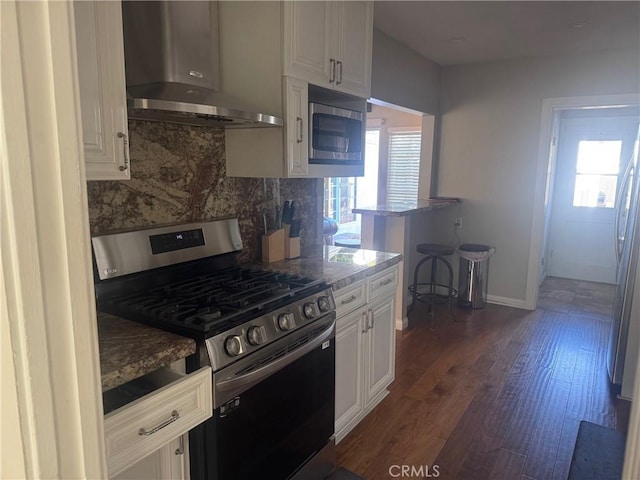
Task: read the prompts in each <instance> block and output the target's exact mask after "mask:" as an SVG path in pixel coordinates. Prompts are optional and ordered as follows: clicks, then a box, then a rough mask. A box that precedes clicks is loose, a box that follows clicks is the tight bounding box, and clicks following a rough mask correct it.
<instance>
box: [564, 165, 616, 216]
mask: <svg viewBox="0 0 640 480" xmlns="http://www.w3.org/2000/svg"><path fill="white" fill-rule="evenodd" d="M617 183H618V176H617V175H583V174H580V173H579V174H577V175H576V188H575V191H574V193H573V206H574V207H601V208H614V204H615V198H616V185H617Z"/></svg>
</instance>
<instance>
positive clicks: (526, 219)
mask: <svg viewBox="0 0 640 480" xmlns="http://www.w3.org/2000/svg"><path fill="white" fill-rule="evenodd" d="M639 57H640V56H639V52H638V50H624V51H612V52H606V53H598V54H590V55H580V56H572V57H553V58H546V59H528V60H518V61H503V62H496V63H485V64H475V65H466V66H455V67H447V68H443V70H442V90H441V101H440V112H441V114H442V124H441V138H440V150H439V159H438V173H437V175H438V176H437V179H438V189H437V194H438V195H444V196H456V197H460V198H462V199H463V206H462V217H463V227H462V228H461V229H460V236H461V240H462V242H474V243H487V244H491V245H494V246H495V247H496V254H495V256H494V257H493V258H492V259H491V264H490V275H489V276H490V279H489V295H491V296H493V297H497V298H502V299H506V300H507V301H508V303H510V304H513V305H518V304H523V302H524V300H525V293H526V280H527V273H528V272H527V269H528V259H529V243H530V236H531V225H532V215H533V202H534V183H535V177H536V167H537V163H536V162H537V155H538V141H539V138H540V131H539V130H540V119H541V109H542V101H543V99H544V98H555V97H572V96H586V95H606V94H618V93H636V92H638V91H639V90H640V76H639V68H640V65H639Z"/></svg>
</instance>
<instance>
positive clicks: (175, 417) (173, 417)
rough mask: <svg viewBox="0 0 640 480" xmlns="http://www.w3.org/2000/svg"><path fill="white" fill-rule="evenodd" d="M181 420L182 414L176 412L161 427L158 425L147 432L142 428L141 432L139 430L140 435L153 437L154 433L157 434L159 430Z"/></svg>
mask: <svg viewBox="0 0 640 480" xmlns="http://www.w3.org/2000/svg"><path fill="white" fill-rule="evenodd" d="M179 418H180V414H179V413H178V411H177V410H174V411H173V412H171V418H168V419H166V420H165V421H164V422H162V423H161V424H160V425H156V426H155V427H153V428H152V429H151V430H145V429H144V428H141V429H140V430H138V435H151V434H153V433H156V432H157V431H158V430H162V429H163V428H164V427H166V426H167V425H170V424H172V423H173V422H175V421H176V420H178V419H179Z"/></svg>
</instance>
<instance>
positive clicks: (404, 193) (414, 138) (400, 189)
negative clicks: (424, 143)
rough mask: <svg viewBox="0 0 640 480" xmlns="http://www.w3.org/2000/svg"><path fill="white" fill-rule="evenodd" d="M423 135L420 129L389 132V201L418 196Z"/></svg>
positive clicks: (404, 200) (412, 198)
mask: <svg viewBox="0 0 640 480" xmlns="http://www.w3.org/2000/svg"><path fill="white" fill-rule="evenodd" d="M421 137H422V134H421V132H420V130H402V131H391V132H389V156H388V160H387V203H391V202H408V201H415V200H416V199H417V198H418V175H419V173H420V143H421Z"/></svg>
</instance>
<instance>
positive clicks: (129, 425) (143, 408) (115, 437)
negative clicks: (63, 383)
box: [104, 367, 213, 476]
mask: <svg viewBox="0 0 640 480" xmlns="http://www.w3.org/2000/svg"><path fill="white" fill-rule="evenodd" d="M143 378H144V380H141V381H140V382H139V383H141V384H142V383H144V384H145V386H146V385H149V384H153V383H156V384H157V385H164V386H162V387H160V388H158V389H157V390H154V391H153V392H152V393H149V394H147V395H144V396H143V397H141V398H139V399H137V400H134V401H133V402H131V403H128V404H127V405H125V406H123V407H121V408H119V409H117V410H114V411H113V412H110V413H108V414H107V415H105V417H104V430H105V450H106V457H107V470H108V472H109V475H110V476H111V475H116V474H118V473H120V472H121V471H123V470H124V469H126V468H127V467H129V466H131V465H133V464H134V463H136V462H137V461H139V460H141V459H142V458H144V457H145V456H147V455H149V454H150V453H153V452H154V451H156V450H157V449H159V448H160V447H162V446H163V445H165V444H167V443H168V442H170V441H171V440H173V439H174V438H176V437H178V436H180V435H182V434H183V433H186V432H188V431H189V430H191V429H192V428H193V427H195V426H196V425H198V424H200V423H202V422H203V421H204V420H206V419H207V418H209V417H211V415H212V413H213V401H212V389H211V368H210V367H203V368H201V369H199V370H197V371H196V372H194V373H192V374H190V375H186V376H185V375H181V374H178V373H176V372H174V371H171V370H169V369H161V370H158V371H156V372H153V373H151V374H149V375H145V377H143ZM135 382H136V380H134V381H133V382H130V383H134V385H133V386H131V388H132V389H135V388H136V386H135ZM108 393H109V392H107V394H108Z"/></svg>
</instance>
